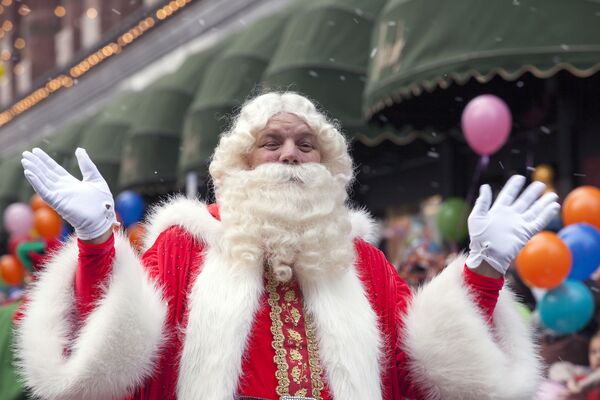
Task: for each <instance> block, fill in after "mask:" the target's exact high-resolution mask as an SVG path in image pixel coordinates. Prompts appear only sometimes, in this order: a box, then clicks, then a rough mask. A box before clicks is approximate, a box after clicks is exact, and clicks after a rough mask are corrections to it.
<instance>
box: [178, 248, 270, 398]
mask: <svg viewBox="0 0 600 400" xmlns="http://www.w3.org/2000/svg"><path fill="white" fill-rule="evenodd" d="M232 264H233V263H230V262H227V261H225V259H224V257H223V256H222V255H221V254H220V252H219V250H218V249H217V248H216V247H211V248H209V249H208V251H207V252H206V256H205V261H204V266H203V269H202V273H201V274H200V275H199V276H198V278H197V279H196V282H195V283H194V286H193V288H192V291H191V293H190V296H189V308H190V313H189V318H188V324H187V327H186V330H185V343H184V346H183V352H182V355H181V362H180V370H179V380H178V383H177V398H178V399H179V400H201V399H202V400H230V399H232V398H233V397H234V395H235V391H236V389H237V386H238V381H239V377H240V376H241V373H242V357H243V355H244V351H245V349H246V344H247V341H248V337H249V334H250V330H251V328H252V324H253V322H254V314H255V313H256V310H257V309H258V307H259V300H260V297H261V294H262V291H263V274H262V266H260V268H256V269H251V268H248V269H246V270H239V269H237V270H234V269H233V268H231V266H232Z"/></svg>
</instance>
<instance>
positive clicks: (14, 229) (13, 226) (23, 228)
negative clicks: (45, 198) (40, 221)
mask: <svg viewBox="0 0 600 400" xmlns="http://www.w3.org/2000/svg"><path fill="white" fill-rule="evenodd" d="M32 226H33V212H32V211H31V208H30V207H29V205H27V204H25V203H13V204H11V205H10V206H8V207H6V210H4V227H5V228H6V230H7V231H8V233H10V234H11V235H13V236H21V235H26V234H28V233H29V231H30V230H31V227H32Z"/></svg>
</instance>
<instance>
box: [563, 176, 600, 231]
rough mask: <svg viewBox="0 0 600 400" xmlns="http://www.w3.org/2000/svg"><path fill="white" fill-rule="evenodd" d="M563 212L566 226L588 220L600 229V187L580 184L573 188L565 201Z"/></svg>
mask: <svg viewBox="0 0 600 400" xmlns="http://www.w3.org/2000/svg"><path fill="white" fill-rule="evenodd" d="M562 214H563V223H564V224H565V226H566V225H570V224H577V223H579V222H587V223H588V224H592V225H594V226H595V227H596V228H598V229H600V189H598V188H597V187H595V186H580V187H578V188H577V189H575V190H572V191H571V193H569V195H568V196H567V198H566V199H565V202H564V203H563V207H562Z"/></svg>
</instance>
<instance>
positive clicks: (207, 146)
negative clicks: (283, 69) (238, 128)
mask: <svg viewBox="0 0 600 400" xmlns="http://www.w3.org/2000/svg"><path fill="white" fill-rule="evenodd" d="M288 18H289V11H288V12H283V13H279V14H276V15H272V16H270V17H267V18H264V19H262V20H260V21H258V22H256V23H254V24H253V25H252V26H250V27H249V28H248V29H246V30H244V31H243V32H241V33H240V34H238V35H236V36H234V37H233V38H231V39H230V42H229V43H228V44H227V47H226V48H225V50H224V51H223V53H221V54H220V55H219V56H218V57H217V58H216V59H215V60H214V62H213V63H211V65H210V67H209V68H208V70H207V72H206V77H205V80H204V81H203V83H202V85H201V87H200V88H199V90H198V92H197V93H196V96H195V98H194V102H193V104H192V106H191V107H190V109H189V111H188V113H187V115H186V117H185V124H184V129H183V146H182V154H181V158H180V160H179V161H180V164H179V166H180V171H181V173H182V174H185V173H186V172H188V171H191V170H200V171H202V172H205V170H206V166H207V163H208V160H209V159H210V156H211V155H212V152H213V150H214V148H215V147H216V145H217V142H218V139H219V134H221V133H222V132H223V131H225V130H226V129H227V126H228V124H229V122H230V118H229V117H230V115H231V114H232V112H233V111H234V110H235V108H236V107H238V106H239V105H240V104H242V103H243V102H244V100H245V99H246V98H247V97H248V96H249V95H250V94H251V93H252V91H253V90H255V89H256V87H257V85H258V84H259V83H260V79H261V77H262V74H263V72H264V70H265V68H266V67H267V65H268V63H269V61H270V59H271V56H272V55H273V53H274V52H275V50H276V48H277V44H278V43H279V40H280V37H281V33H282V31H283V29H284V27H285V23H286V22H287V20H288Z"/></svg>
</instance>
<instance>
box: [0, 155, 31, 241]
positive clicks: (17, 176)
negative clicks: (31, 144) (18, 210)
mask: <svg viewBox="0 0 600 400" xmlns="http://www.w3.org/2000/svg"><path fill="white" fill-rule="evenodd" d="M24 181H26V179H25V175H24V174H23V166H22V165H21V153H19V154H14V155H12V156H10V157H7V158H5V159H4V160H3V161H2V163H0V217H2V215H4V209H6V207H8V206H9V205H10V204H12V203H15V202H18V201H21V198H20V195H21V188H22V186H23V182H24ZM0 231H4V224H0Z"/></svg>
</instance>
